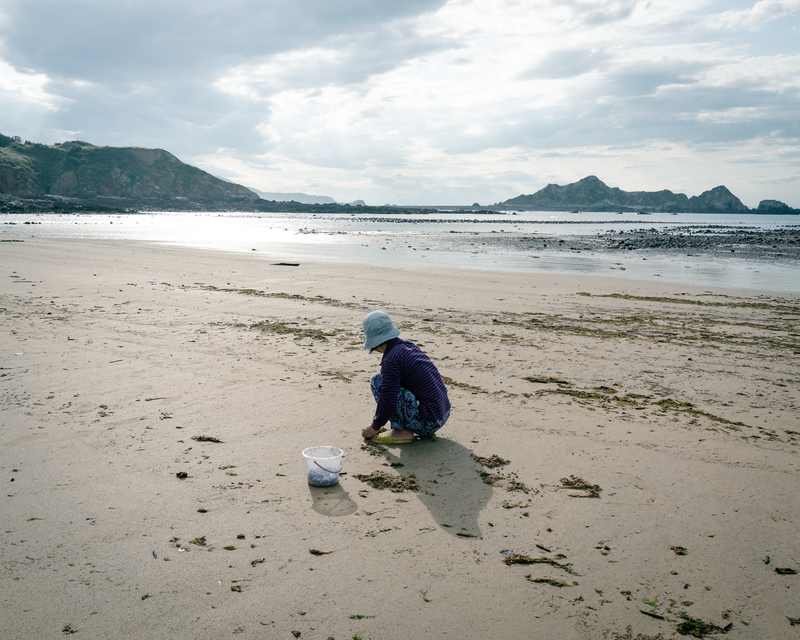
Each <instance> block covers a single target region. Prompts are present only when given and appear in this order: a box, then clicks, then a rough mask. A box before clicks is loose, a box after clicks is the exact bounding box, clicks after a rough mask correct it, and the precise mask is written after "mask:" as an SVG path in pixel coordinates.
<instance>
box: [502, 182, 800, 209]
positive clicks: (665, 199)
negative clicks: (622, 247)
mask: <svg viewBox="0 0 800 640" xmlns="http://www.w3.org/2000/svg"><path fill="white" fill-rule="evenodd" d="M496 207H515V208H522V209H530V210H539V211H572V210H577V211H642V212H656V211H659V212H669V213H750V212H755V213H795V212H796V210H793V209H791V208H790V207H788V206H787V205H785V204H783V203H782V202H778V201H777V200H763V201H762V202H761V204H760V205H759V207H758V209H756V210H755V211H753V210H751V209H750V208H749V207H747V206H745V205H744V204H742V201H741V200H739V198H737V197H736V196H735V195H733V194H732V193H731V192H730V191H729V190H728V189H727V188H726V187H724V186H719V187H714V188H713V189H711V190H709V191H705V192H704V193H702V194H700V195H699V196H692V197H691V198H688V197H687V196H686V195H685V194H683V193H673V192H672V191H669V190H667V189H664V190H663V191H623V190H622V189H618V188H617V187H609V186H608V185H606V184H605V183H604V182H603V181H602V180H600V179H599V178H597V177H596V176H587V177H586V178H583V179H582V180H578V182H573V183H572V184H568V185H565V186H561V185H557V184H548V185H547V186H546V187H544V188H543V189H540V190H539V191H537V192H536V193H534V194H531V195H521V196H517V197H516V198H511V199H510V200H506V201H505V202H501V203H498V205H496Z"/></svg>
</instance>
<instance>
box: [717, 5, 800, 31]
mask: <svg viewBox="0 0 800 640" xmlns="http://www.w3.org/2000/svg"><path fill="white" fill-rule="evenodd" d="M796 13H800V0H759V2H756V3H755V4H754V5H753V6H752V7H750V8H749V9H732V10H730V11H723V12H722V13H718V14H716V15H712V16H708V17H707V18H706V19H705V20H704V21H703V22H704V25H705V26H706V27H709V28H716V29H724V30H742V29H751V30H756V29H760V28H762V27H763V26H764V25H765V24H767V23H768V22H772V21H773V20H777V19H778V18H785V17H786V16H790V15H793V14H796Z"/></svg>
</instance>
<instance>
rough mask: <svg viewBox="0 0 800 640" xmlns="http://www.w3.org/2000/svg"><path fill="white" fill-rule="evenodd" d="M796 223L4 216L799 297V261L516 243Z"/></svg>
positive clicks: (152, 237)
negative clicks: (518, 241)
mask: <svg viewBox="0 0 800 640" xmlns="http://www.w3.org/2000/svg"><path fill="white" fill-rule="evenodd" d="M26 223H28V224H26ZM798 224H800V219H799V218H798V217H797V216H761V215H752V214H751V215H709V214H678V215H672V214H653V215H636V214H633V213H625V214H614V213H581V214H572V213H566V212H563V213H561V212H517V213H488V214H487V213H483V214H477V213H473V212H470V211H466V212H449V211H448V212H438V213H435V214H415V215H408V216H375V215H373V214H353V215H340V214H316V215H315V214H299V215H298V214H281V213H258V214H249V213H238V212H237V213H216V212H213V213H206V212H200V213H197V212H188V213H174V212H169V213H140V214H6V215H0V238H24V237H47V238H88V239H119V240H143V241H151V242H164V243H170V244H177V245H183V246H192V247H202V248H208V249H217V250H226V251H248V252H249V251H257V252H259V253H264V254H267V255H268V256H269V257H270V259H279V260H285V261H289V260H292V261H299V260H311V259H313V260H323V261H325V260H328V261H335V262H354V263H358V264H374V265H382V266H397V267H400V268H403V267H407V268H426V267H431V268H433V267H446V268H451V269H478V270H484V271H513V272H526V273H531V274H546V273H564V274H584V275H595V276H596V275H600V276H613V277H621V278H631V279H640V280H652V281H662V282H670V283H675V284H685V285H696V286H715V287H726V288H734V289H752V290H758V291H765V292H774V293H791V294H800V268H798V264H797V263H796V262H795V261H792V260H784V261H780V262H779V261H777V260H775V259H760V260H756V259H744V258H740V257H734V256H731V257H728V256H710V255H697V256H690V255H686V254H685V253H683V252H678V251H675V252H660V253H659V252H654V251H648V252H646V254H644V255H643V252H639V251H637V252H632V254H635V255H632V254H629V253H628V252H624V251H618V252H604V251H591V250H590V251H580V252H564V251H561V252H559V251H531V250H526V251H522V250H519V249H515V248H514V246H513V245H514V242H513V241H514V239H515V238H519V237H522V236H526V237H531V236H533V237H537V238H554V239H556V240H557V239H559V238H580V237H592V236H598V235H600V234H605V233H608V232H609V231H613V232H616V231H619V230H624V231H626V232H628V231H634V230H647V229H655V230H665V229H670V228H676V227H688V228H690V229H700V228H703V227H708V226H709V225H713V226H726V227H734V228H742V229H762V230H765V229H781V228H786V227H794V228H797V226H798ZM501 234H502V235H501ZM489 240H492V241H491V242H489ZM484 241H486V242H484Z"/></svg>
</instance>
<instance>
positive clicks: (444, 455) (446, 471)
mask: <svg viewBox="0 0 800 640" xmlns="http://www.w3.org/2000/svg"><path fill="white" fill-rule="evenodd" d="M383 456H384V457H385V458H386V460H387V461H388V462H389V463H390V464H391V463H394V464H397V463H400V464H402V465H403V466H402V467H396V468H395V471H396V472H397V473H399V474H400V475H402V476H405V477H408V476H410V475H411V474H413V475H414V476H416V480H417V482H418V483H419V486H420V491H418V492H416V494H415V495H416V496H417V497H418V498H419V499H420V501H421V502H422V503H423V504H424V505H425V506H426V507H427V508H428V511H430V513H431V516H432V517H433V519H434V521H435V522H436V524H437V525H439V526H440V527H441V528H442V531H447V532H448V533H450V534H452V535H457V534H461V535H462V536H465V535H466V536H470V537H471V536H475V537H480V535H481V531H480V527H479V526H478V515H479V514H480V512H481V509H483V508H484V507H485V506H486V505H487V503H488V502H489V499H490V498H491V497H492V487H491V486H490V485H488V484H485V483H484V482H483V480H481V478H480V476H479V475H478V474H479V473H480V471H481V470H482V468H481V466H480V465H479V464H478V463H477V462H475V460H473V459H472V451H470V450H469V449H467V448H466V447H464V446H463V445H460V444H458V443H457V442H455V441H453V440H448V439H447V438H441V437H436V438H432V439H430V440H419V441H417V442H414V443H413V444H409V445H399V446H393V447H391V449H386V450H385V451H384V452H383Z"/></svg>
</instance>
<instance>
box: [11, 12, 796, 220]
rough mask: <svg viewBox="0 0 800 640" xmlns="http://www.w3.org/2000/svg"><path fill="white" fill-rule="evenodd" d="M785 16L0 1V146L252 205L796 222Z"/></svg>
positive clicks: (791, 19)
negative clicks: (96, 149) (113, 159)
mask: <svg viewBox="0 0 800 640" xmlns="http://www.w3.org/2000/svg"><path fill="white" fill-rule="evenodd" d="M798 43H800V0H760V1H759V2H753V1H752V0H727V1H725V2H721V1H707V0H649V1H645V0H641V1H640V0H535V1H534V0H519V1H514V0H450V1H446V0H397V1H388V0H294V1H291V2H290V1H288V0H227V1H225V2H220V1H219V0H213V1H210V0H157V1H156V0H0V132H2V133H4V134H6V135H19V136H21V137H22V138H23V139H27V140H31V141H33V142H43V143H47V144H52V143H54V142H60V141H65V140H85V141H87V142H91V143H93V144H97V145H110V146H140V147H160V148H162V149H166V150H168V151H170V152H172V153H174V154H175V155H176V156H178V157H179V158H180V159H181V160H183V161H184V162H188V163H190V164H194V165H196V166H199V167H200V168H202V169H205V170H206V171H209V172H211V173H213V174H215V175H218V176H221V177H224V178H226V179H229V180H233V181H234V182H238V183H240V184H243V185H245V186H250V187H255V188H257V189H261V190H262V191H282V192H286V191H301V192H305V193H309V194H318V195H327V196H331V197H332V198H334V199H336V200H338V201H350V200H354V199H357V198H361V199H364V200H365V201H366V202H367V203H368V204H384V203H391V204H472V203H473V202H480V203H481V204H491V203H494V202H500V201H503V200H506V199H508V198H512V197H515V196H517V195H520V194H523V193H525V194H528V193H533V192H535V191H537V190H538V189H540V188H542V187H544V186H545V185H546V184H548V183H551V182H554V183H557V184H568V183H570V182H574V181H576V180H578V179H580V178H583V177H585V176H587V175H596V176H597V177H599V178H600V179H601V180H603V181H604V182H605V183H606V184H608V185H609V186H612V187H619V188H621V189H625V190H629V191H632V190H648V191H651V190H658V189H664V188H666V189H671V190H672V191H676V192H682V193H685V194H687V195H688V196H692V195H699V194H700V193H701V192H703V191H706V190H708V189H711V188H713V187H715V186H717V185H720V184H724V185H726V186H727V187H728V188H729V189H730V190H731V191H732V192H733V193H734V194H736V195H737V196H739V197H740V198H741V199H742V201H743V202H744V203H745V204H747V205H748V206H751V207H755V206H757V205H758V203H759V201H760V200H762V199H767V198H774V199H778V200H782V201H783V202H786V203H787V204H789V205H791V206H794V207H798V208H800V47H799V46H798Z"/></svg>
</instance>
